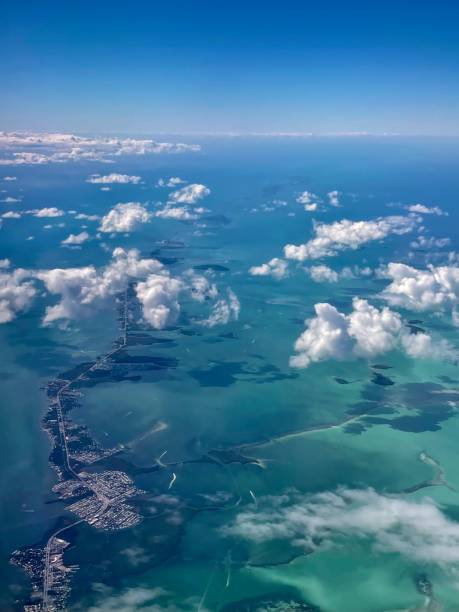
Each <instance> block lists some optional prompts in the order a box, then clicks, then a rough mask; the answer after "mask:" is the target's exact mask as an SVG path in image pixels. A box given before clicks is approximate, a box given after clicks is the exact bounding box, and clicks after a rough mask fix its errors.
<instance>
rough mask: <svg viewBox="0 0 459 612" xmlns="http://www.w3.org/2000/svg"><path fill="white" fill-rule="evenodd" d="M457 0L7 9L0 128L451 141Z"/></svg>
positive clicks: (457, 129)
mask: <svg viewBox="0 0 459 612" xmlns="http://www.w3.org/2000/svg"><path fill="white" fill-rule="evenodd" d="M458 18H459V3H458V2H453V1H451V2H445V1H439V2H433V1H429V2H426V1H423V0H420V1H417V2H413V1H403V0H398V1H392V0H388V1H385V2H380V1H372V2H370V1H366V2H357V1H350V2H345V1H344V0H341V1H335V0H331V1H329V2H310V1H308V0H304V1H303V2H299V1H292V0H283V1H280V0H279V1H278V2H269V0H268V1H265V2H261V1H260V0H252V1H251V2H247V1H246V2H240V1H239V0H237V1H232V2H230V1H226V2H223V1H218V0H214V1H213V2H205V1H199V0H196V1H191V0H189V1H188V2H185V1H182V0H180V1H178V0H175V1H169V2H167V3H165V2H158V1H150V2H144V1H132V2H116V1H114V2H106V1H105V0H100V1H93V2H87V1H85V0H79V1H78V2H72V3H70V2H62V1H60V2H53V1H46V0H45V1H44V2H35V3H27V5H24V4H22V3H14V4H13V3H12V2H8V3H7V5H6V6H5V7H4V8H3V9H2V22H3V25H2V27H1V36H0V54H1V57H2V60H3V61H2V64H1V65H2V68H1V70H2V73H3V74H2V77H3V78H2V82H3V83H4V88H2V89H3V93H2V96H1V100H0V113H1V117H2V120H1V125H0V129H32V130H66V131H76V132H81V131H98V132H162V131H163V132H211V133H213V132H229V131H236V132H244V133H245V132H279V131H282V132H283V131H286V132H303V131H304V132H311V131H312V132H316V133H324V132H353V131H368V132H377V133H379V132H401V133H408V134H454V135H458V134H459V118H458V109H459V78H458V75H459V37H458V35H457V24H458V22H459V19H458Z"/></svg>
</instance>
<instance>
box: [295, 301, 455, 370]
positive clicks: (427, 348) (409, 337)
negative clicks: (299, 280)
mask: <svg viewBox="0 0 459 612" xmlns="http://www.w3.org/2000/svg"><path fill="white" fill-rule="evenodd" d="M314 310H315V312H316V316H315V317H314V318H312V319H310V320H308V321H306V329H305V331H304V332H303V333H302V334H301V335H300V336H299V338H298V339H297V340H296V342H295V345H294V346H295V351H296V353H297V354H296V355H294V356H293V357H291V359H290V365H291V366H293V367H296V368H307V367H308V366H309V365H310V364H311V363H314V362H318V361H324V360H327V359H337V360H347V359H355V358H358V357H364V358H370V357H374V356H376V355H380V354H382V353H387V352H388V351H390V350H392V349H395V348H400V349H402V350H404V351H405V352H406V353H407V354H408V355H410V356H411V357H420V358H433V359H436V358H442V357H444V358H455V357H456V353H455V351H454V349H453V348H452V347H451V346H450V345H449V344H448V343H447V342H446V341H442V342H440V343H435V342H434V341H433V340H432V338H431V337H430V336H429V335H428V334H425V333H419V334H411V333H409V332H408V331H407V330H406V328H405V327H404V325H403V321H402V318H401V316H400V315H399V314H398V313H397V312H394V311H392V310H390V309H389V308H388V307H387V306H385V307H383V308H382V309H380V310H379V309H377V308H375V307H374V306H372V305H371V304H369V303H368V302H367V301H366V300H362V299H359V298H354V299H353V302H352V311H351V312H350V314H343V313H341V312H339V311H338V310H337V309H336V308H335V307H334V306H332V305H331V304H328V303H320V304H316V305H315V306H314Z"/></svg>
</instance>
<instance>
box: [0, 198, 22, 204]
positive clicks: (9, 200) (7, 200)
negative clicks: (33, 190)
mask: <svg viewBox="0 0 459 612" xmlns="http://www.w3.org/2000/svg"><path fill="white" fill-rule="evenodd" d="M20 201H21V198H13V197H12V196H7V197H6V198H4V199H3V200H0V202H4V203H5V204H16V203H17V202H20Z"/></svg>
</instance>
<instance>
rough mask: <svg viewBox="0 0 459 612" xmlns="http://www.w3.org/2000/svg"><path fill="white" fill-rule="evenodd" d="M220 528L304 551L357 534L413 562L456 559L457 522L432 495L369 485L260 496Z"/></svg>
mask: <svg viewBox="0 0 459 612" xmlns="http://www.w3.org/2000/svg"><path fill="white" fill-rule="evenodd" d="M223 531H224V533H225V534H226V535H231V536H236V537H242V538H244V539H246V540H250V541H253V542H255V543H261V542H266V541H273V540H286V541H288V542H290V544H291V545H293V546H295V547H300V548H304V549H306V550H309V551H310V550H317V549H318V548H320V547H325V546H333V545H337V544H339V543H340V542H342V541H343V540H346V538H360V539H365V540H370V541H371V542H372V543H373V546H374V548H375V549H376V550H378V551H381V552H388V553H398V554H400V555H403V556H405V557H407V558H409V559H412V560H414V561H417V562H425V563H436V564H439V565H448V564H450V563H457V562H459V523H456V522H455V521H452V520H450V519H449V518H447V517H446V516H445V515H444V514H443V513H442V512H441V510H440V509H439V508H438V506H437V505H436V504H435V503H434V502H433V501H432V500H431V499H428V498H424V499H422V500H421V501H409V500H406V499H402V498H397V497H393V496H387V495H381V494H379V493H377V492H376V491H374V490H373V489H363V490H359V489H357V490H353V489H340V490H338V491H336V492H325V493H318V494H314V495H301V494H299V493H294V492H290V493H288V494H286V495H282V496H270V497H266V498H262V499H259V500H258V508H257V509H256V510H255V509H249V510H245V511H242V512H240V513H239V514H238V515H237V516H236V519H235V520H234V521H233V523H232V524H230V525H229V526H228V527H226V528H224V530H223Z"/></svg>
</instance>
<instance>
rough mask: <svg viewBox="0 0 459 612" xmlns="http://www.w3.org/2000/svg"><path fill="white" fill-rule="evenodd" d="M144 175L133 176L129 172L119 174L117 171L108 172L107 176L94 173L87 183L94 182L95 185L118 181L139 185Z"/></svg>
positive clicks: (120, 183)
mask: <svg viewBox="0 0 459 612" xmlns="http://www.w3.org/2000/svg"><path fill="white" fill-rule="evenodd" d="M141 180H142V177H140V176H132V175H129V174H117V173H116V172H112V174H106V175H105V176H101V175H100V174H92V175H91V176H90V177H89V178H88V179H86V182H87V183H93V184H95V185H98V184H104V185H105V184H114V183H118V184H119V185H126V184H129V183H131V184H132V185H138V184H139V183H140V181H141Z"/></svg>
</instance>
